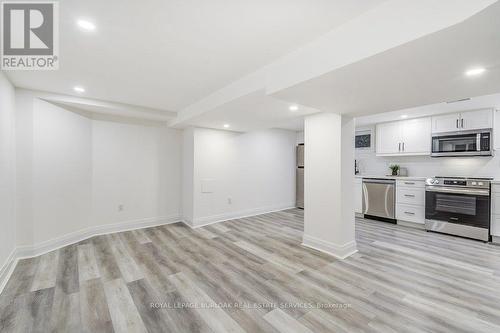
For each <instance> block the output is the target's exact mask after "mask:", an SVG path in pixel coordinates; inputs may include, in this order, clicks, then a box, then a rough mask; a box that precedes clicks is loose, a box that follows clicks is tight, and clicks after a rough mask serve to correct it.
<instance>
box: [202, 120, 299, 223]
mask: <svg viewBox="0 0 500 333" xmlns="http://www.w3.org/2000/svg"><path fill="white" fill-rule="evenodd" d="M296 140H297V134H296V132H294V131H287V130H278V129H271V130H264V131H256V132H250V133H244V134H241V133H235V132H230V131H220V130H212V129H201V128H196V129H194V176H193V187H194V202H193V205H194V209H193V212H194V219H193V221H194V223H193V224H194V225H200V224H204V223H209V222H213V221H217V220H221V219H228V218H232V217H237V216H243V215H250V214H256V213H260V212H265V211H270V210H277V209H283V208H288V207H292V206H295V145H296ZM202 187H204V188H202ZM202 190H203V191H204V193H203V192H202Z"/></svg>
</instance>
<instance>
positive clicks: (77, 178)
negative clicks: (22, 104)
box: [32, 99, 92, 244]
mask: <svg viewBox="0 0 500 333" xmlns="http://www.w3.org/2000/svg"><path fill="white" fill-rule="evenodd" d="M33 105H34V108H33V143H34V145H33V187H32V191H33V192H32V193H33V232H34V234H33V241H34V243H35V244H36V243H41V242H43V241H46V240H48V239H51V238H53V237H56V236H61V235H65V234H68V233H70V232H73V231H77V230H80V229H84V228H85V227H87V226H89V223H90V217H91V207H92V204H91V185H92V141H91V140H92V121H91V120H90V119H89V118H87V117H84V116H81V115H79V114H76V113H73V112H69V111H67V110H65V109H62V108H60V107H57V106H54V105H52V104H50V103H47V102H45V101H42V100H39V99H35V100H34V104H33Z"/></svg>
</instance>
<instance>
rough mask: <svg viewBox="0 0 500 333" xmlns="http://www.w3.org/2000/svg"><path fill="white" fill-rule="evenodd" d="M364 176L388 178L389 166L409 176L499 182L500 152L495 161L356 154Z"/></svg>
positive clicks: (370, 152)
mask: <svg viewBox="0 0 500 333" xmlns="http://www.w3.org/2000/svg"><path fill="white" fill-rule="evenodd" d="M355 157H356V160H357V161H358V162H359V169H360V173H361V174H370V175H386V174H389V173H390V170H389V165H390V164H399V165H400V166H401V167H405V168H407V169H408V176H422V177H432V176H466V177H471V176H476V177H494V178H500V152H498V156H493V157H441V158H432V157H430V156H397V157H379V156H376V154H375V152H372V151H363V150H356V152H355Z"/></svg>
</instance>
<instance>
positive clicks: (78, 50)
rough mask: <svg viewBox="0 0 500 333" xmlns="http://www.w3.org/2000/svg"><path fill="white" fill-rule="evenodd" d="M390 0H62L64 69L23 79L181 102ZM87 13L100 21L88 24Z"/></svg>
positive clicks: (115, 97) (51, 87) (18, 81)
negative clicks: (89, 28)
mask: <svg viewBox="0 0 500 333" xmlns="http://www.w3.org/2000/svg"><path fill="white" fill-rule="evenodd" d="M381 2H383V0H266V1H262V0H261V1H247V0H212V1H203V0H148V1H132V0H127V1H125V0H106V1H102V0H85V1H77V0H64V1H60V69H59V70H58V71H17V72H9V73H8V76H9V78H10V79H11V81H12V82H13V83H14V85H15V86H17V87H22V88H27V89H33V90H39V91H50V92H54V93H60V94H67V95H76V94H75V93H74V92H73V90H72V87H73V86H75V85H82V86H84V87H85V88H86V93H85V94H84V95H78V96H85V97H89V98H93V99H100V100H106V101H114V102H120V103H126V104H132V105H140V106H144V107H149V108H155V109H162V110H171V111H178V110H180V109H181V108H183V107H185V106H187V105H190V104H191V103H194V102H196V101H197V100H199V99H200V98H202V97H204V96H206V95H207V94H209V93H211V92H213V91H215V90H217V89H219V88H221V87H223V86H225V85H227V84H228V83H230V82H232V81H234V80H235V79H237V78H239V77H241V76H242V75H245V74H247V73H250V72H252V71H255V70H256V69H258V68H260V67H262V66H264V65H266V64H267V63H269V62H271V61H273V60H275V59H276V58H278V57H280V56H282V55H284V54H286V53H288V52H290V51H292V50H294V49H295V48H297V47H299V46H300V45H302V44H304V43H306V42H308V41H310V40H312V39H314V38H316V37H317V36H319V35H321V34H323V33H326V32H327V31H329V30H331V29H333V28H335V27H338V26H339V25H341V24H343V23H345V22H346V21H348V20H350V19H352V18H354V17H356V16H357V15H359V14H360V13H362V12H364V11H367V10H369V9H371V8H372V7H373V6H376V5H377V4H380V3H381ZM79 18H84V19H88V20H90V21H93V22H95V23H96V25H97V31H95V32H83V31H81V30H79V29H78V27H77V26H76V25H75V21H76V20H77V19H79Z"/></svg>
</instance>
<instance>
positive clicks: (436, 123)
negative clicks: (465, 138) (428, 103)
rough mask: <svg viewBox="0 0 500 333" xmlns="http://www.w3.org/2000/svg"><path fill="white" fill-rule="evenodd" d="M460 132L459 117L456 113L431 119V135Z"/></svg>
mask: <svg viewBox="0 0 500 333" xmlns="http://www.w3.org/2000/svg"><path fill="white" fill-rule="evenodd" d="M459 130H460V115H459V114H458V113H451V114H445V115H442V116H434V117H432V133H442V132H456V131H459Z"/></svg>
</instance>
